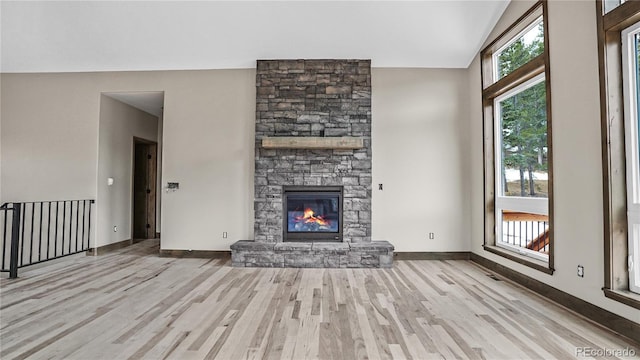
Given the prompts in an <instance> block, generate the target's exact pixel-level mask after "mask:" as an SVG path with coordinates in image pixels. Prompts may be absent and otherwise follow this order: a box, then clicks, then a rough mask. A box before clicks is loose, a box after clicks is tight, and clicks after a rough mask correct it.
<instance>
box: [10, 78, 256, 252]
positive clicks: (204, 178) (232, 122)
mask: <svg viewBox="0 0 640 360" xmlns="http://www.w3.org/2000/svg"><path fill="white" fill-rule="evenodd" d="M1 76H2V85H1V86H2V109H1V115H2V138H1V141H2V144H1V146H2V159H1V160H2V180H1V181H2V187H3V188H2V196H3V198H2V201H29V200H60V199H76V198H80V199H82V198H87V199H89V198H92V199H95V198H96V197H97V196H98V186H99V185H100V184H102V183H103V182H104V181H106V180H105V179H101V178H100V179H99V178H98V152H99V150H98V148H99V145H98V133H99V132H98V126H99V117H100V94H101V93H102V92H118V91H163V90H164V91H165V109H164V119H163V120H164V123H163V125H164V139H163V140H164V151H165V156H164V158H163V159H162V166H163V168H162V173H163V174H162V177H163V186H164V185H166V182H167V181H177V182H180V190H178V191H176V192H174V193H163V199H162V210H163V211H162V215H161V216H162V245H161V246H162V247H163V248H165V249H193V250H228V249H229V245H230V244H231V243H233V242H234V241H236V240H240V239H251V238H252V237H253V225H252V221H253V210H252V204H253V127H254V121H255V71H254V70H222V71H158V72H114V73H63V74H2V75H1ZM107 176H108V175H107ZM102 177H104V176H102ZM106 205H107V204H104V205H103V204H102V203H101V201H100V199H98V202H97V203H96V205H95V206H96V209H97V211H98V213H100V212H101V211H109V210H108V209H107V208H106ZM103 206H104V208H103ZM105 226H107V225H105ZM110 227H111V229H112V225H110ZM93 230H95V227H94V228H93ZM224 231H226V232H228V234H229V237H228V238H226V239H223V238H222V232H224ZM111 232H113V231H112V230H111ZM98 236H99V237H98V238H97V239H96V238H95V237H93V239H96V240H97V241H98V243H99V244H100V243H102V244H104V243H108V242H111V241H114V240H115V239H113V238H111V237H109V239H104V240H103V239H102V237H106V236H107V235H106V234H98Z"/></svg>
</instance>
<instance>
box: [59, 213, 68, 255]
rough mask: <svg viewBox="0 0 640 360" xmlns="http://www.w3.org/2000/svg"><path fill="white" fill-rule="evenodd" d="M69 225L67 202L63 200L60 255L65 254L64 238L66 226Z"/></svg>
mask: <svg viewBox="0 0 640 360" xmlns="http://www.w3.org/2000/svg"><path fill="white" fill-rule="evenodd" d="M66 226H67V202H66V201H63V202H62V248H61V249H60V255H64V238H65V234H66V231H65V227H66Z"/></svg>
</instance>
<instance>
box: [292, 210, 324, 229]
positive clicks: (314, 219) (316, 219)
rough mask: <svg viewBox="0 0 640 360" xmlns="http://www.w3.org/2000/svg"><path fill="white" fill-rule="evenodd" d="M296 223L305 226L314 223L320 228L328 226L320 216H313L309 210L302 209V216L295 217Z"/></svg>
mask: <svg viewBox="0 0 640 360" xmlns="http://www.w3.org/2000/svg"><path fill="white" fill-rule="evenodd" d="M296 221H303V222H304V223H305V224H310V223H316V224H318V225H321V226H327V225H329V221H327V220H325V219H323V218H322V216H315V214H314V212H313V210H311V209H310V208H306V209H304V215H302V216H296Z"/></svg>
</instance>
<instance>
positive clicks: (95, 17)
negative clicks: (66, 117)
mask: <svg viewBox="0 0 640 360" xmlns="http://www.w3.org/2000/svg"><path fill="white" fill-rule="evenodd" d="M508 2H509V0H466V1H462V0H448V1H304V0H297V1H233V2H232V1H199V2H191V1H62V2H60V1H55V2H54V1H4V0H3V1H2V2H0V20H1V23H0V26H1V27H0V30H1V40H2V44H1V54H0V60H1V63H0V71H2V72H78V71H120V70H178V69H229V68H253V67H255V61H256V59H275V58H278V59H303V58H305V59H311V58H321V59H327V58H360V59H372V66H374V67H420V68H425V67H426V68H466V67H467V66H468V65H469V64H470V62H471V60H472V59H473V57H474V56H475V54H476V53H477V52H478V50H479V49H480V47H481V45H482V43H483V42H484V41H485V39H486V37H487V36H488V34H489V32H490V31H491V29H492V28H493V27H494V25H495V23H496V22H497V20H498V18H499V17H500V15H501V14H502V12H503V11H504V9H505V8H506V6H507V5H508Z"/></svg>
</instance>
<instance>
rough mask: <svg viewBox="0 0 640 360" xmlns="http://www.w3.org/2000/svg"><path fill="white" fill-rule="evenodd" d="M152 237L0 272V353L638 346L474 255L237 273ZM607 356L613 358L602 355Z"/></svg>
mask: <svg viewBox="0 0 640 360" xmlns="http://www.w3.org/2000/svg"><path fill="white" fill-rule="evenodd" d="M157 253H158V241H157V240H149V241H144V242H142V243H138V244H135V245H133V246H131V247H128V248H125V249H121V250H118V251H116V252H113V253H109V254H106V255H102V256H98V257H93V256H84V255H76V256H72V257H69V258H66V259H64V260H59V261H57V262H55V263H52V264H47V265H42V266H40V267H38V268H25V269H21V271H20V278H19V279H17V280H9V279H6V278H3V279H0V291H1V293H0V326H1V329H0V358H2V359H83V360H84V359H109V360H112V359H316V358H317V359H443V358H444V359H566V358H576V357H579V356H577V355H578V354H577V353H576V349H577V348H579V347H588V348H592V349H594V350H596V349H609V350H612V349H625V348H633V349H634V350H635V353H636V358H638V355H639V354H640V352H639V351H638V350H639V349H637V348H635V347H634V345H633V344H631V343H628V342H626V341H625V340H623V339H621V338H619V337H618V336H616V335H615V334H613V333H611V332H608V331H607V330H604V329H603V328H600V327H598V326H596V325H593V324H592V323H590V322H588V321H587V320H584V319H583V318H581V317H578V316H576V315H574V314H573V313H571V312H569V311H567V310H565V309H564V308H562V307H560V306H557V305H555V304H554V303H551V302H549V301H547V300H546V299H543V298H541V297H538V296H537V295H535V294H533V293H531V292H529V291H527V290H526V289H523V288H521V287H519V286H516V285H513V284H511V283H510V282H508V281H496V280H495V279H494V278H492V277H490V276H488V275H491V273H490V272H489V271H488V270H486V269H484V268H481V267H479V266H477V265H475V264H474V263H472V262H469V261H461V260H456V261H415V260H414V261H409V260H406V261H397V262H396V263H395V264H394V267H393V268H392V269H385V270H380V269H264V268H261V269H250V268H232V267H231V266H230V262H229V260H228V259H186V258H183V259H176V258H161V257H158V255H157ZM599 358H612V357H603V356H601V357H599Z"/></svg>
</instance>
